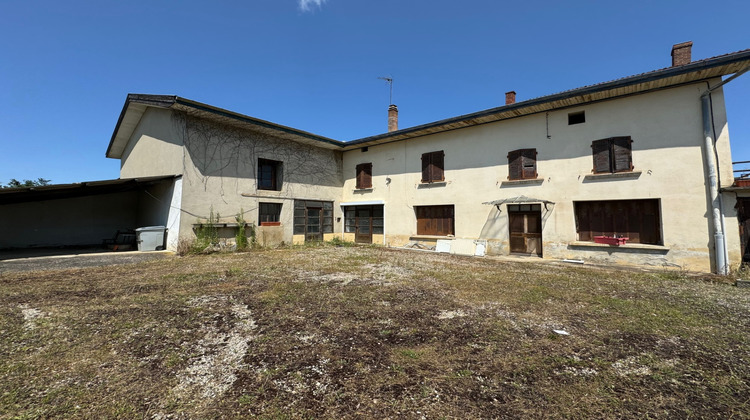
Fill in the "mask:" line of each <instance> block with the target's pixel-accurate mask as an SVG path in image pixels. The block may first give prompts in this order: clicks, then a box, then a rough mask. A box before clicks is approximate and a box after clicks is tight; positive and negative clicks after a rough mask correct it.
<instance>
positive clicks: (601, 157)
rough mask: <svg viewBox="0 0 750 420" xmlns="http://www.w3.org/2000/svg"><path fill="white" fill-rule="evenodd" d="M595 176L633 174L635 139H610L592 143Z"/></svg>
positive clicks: (628, 137)
mask: <svg viewBox="0 0 750 420" xmlns="http://www.w3.org/2000/svg"><path fill="white" fill-rule="evenodd" d="M591 152H592V156H593V158H594V168H593V169H592V170H591V172H592V173H594V174H614V173H619V172H633V139H631V138H630V136H621V137H609V138H606V139H600V140H594V141H593V142H591Z"/></svg>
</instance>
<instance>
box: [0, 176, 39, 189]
mask: <svg viewBox="0 0 750 420" xmlns="http://www.w3.org/2000/svg"><path fill="white" fill-rule="evenodd" d="M49 183H50V180H49V179H44V178H37V179H36V180H31V179H24V180H23V181H19V180H17V179H15V178H11V180H10V181H9V182H8V183H7V184H5V185H0V188H25V187H42V186H45V185H49Z"/></svg>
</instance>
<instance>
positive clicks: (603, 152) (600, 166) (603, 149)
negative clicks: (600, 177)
mask: <svg viewBox="0 0 750 420" xmlns="http://www.w3.org/2000/svg"><path fill="white" fill-rule="evenodd" d="M611 144H612V139H603V140H595V141H593V142H592V143H591V149H592V151H593V154H594V169H593V172H594V173H595V174H601V173H607V172H612V169H611V167H610V162H609V152H610V149H611Z"/></svg>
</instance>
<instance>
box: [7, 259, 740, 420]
mask: <svg viewBox="0 0 750 420" xmlns="http://www.w3.org/2000/svg"><path fill="white" fill-rule="evenodd" d="M554 330H563V331H565V332H567V333H569V335H561V334H559V333H556V332H554ZM749 382H750V289H738V288H736V287H733V286H731V285H730V284H728V283H721V282H716V281H706V280H704V279H701V278H695V277H687V276H684V275H681V274H679V273H675V272H663V273H662V272H659V273H636V272H630V271H621V270H612V271H607V270H601V269H594V268H590V267H578V266H575V267H572V266H561V265H551V264H534V263H512V262H501V261H497V260H492V259H476V258H462V257H452V256H447V255H436V254H432V253H420V252H406V251H398V250H388V249H383V248H369V247H367V248H350V247H331V246H321V247H309V248H296V249H281V250H269V251H256V252H249V253H242V254H225V255H209V256H189V257H181V258H173V259H166V260H161V261H152V262H145V263H141V264H134V265H125V266H112V267H92V268H85V269H69V270H54V271H29V272H19V273H4V274H0V418H23V419H26V418H50V417H59V418H68V417H83V418H154V419H167V418H219V417H222V418H227V417H229V418H231V417H247V416H257V417H259V418H503V417H506V418H518V417H549V418H570V417H574V418H581V417H586V418H613V417H628V418H653V417H661V418H687V417H696V418H716V417H722V418H728V417H733V418H748V417H749V416H750V405H749V402H750V385H749Z"/></svg>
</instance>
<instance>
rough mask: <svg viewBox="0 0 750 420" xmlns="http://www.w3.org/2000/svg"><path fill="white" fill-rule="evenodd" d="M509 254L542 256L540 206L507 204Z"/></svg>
mask: <svg viewBox="0 0 750 420" xmlns="http://www.w3.org/2000/svg"><path fill="white" fill-rule="evenodd" d="M508 227H509V229H508V230H509V231H510V252H511V254H520V255H536V256H538V257H541V256H542V205H541V204H509V205H508Z"/></svg>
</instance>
